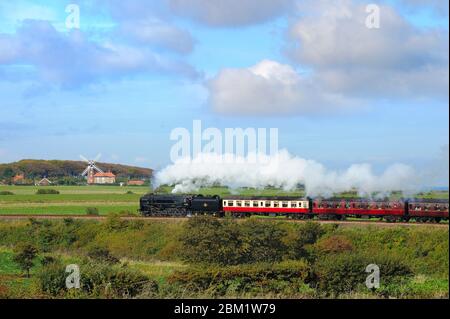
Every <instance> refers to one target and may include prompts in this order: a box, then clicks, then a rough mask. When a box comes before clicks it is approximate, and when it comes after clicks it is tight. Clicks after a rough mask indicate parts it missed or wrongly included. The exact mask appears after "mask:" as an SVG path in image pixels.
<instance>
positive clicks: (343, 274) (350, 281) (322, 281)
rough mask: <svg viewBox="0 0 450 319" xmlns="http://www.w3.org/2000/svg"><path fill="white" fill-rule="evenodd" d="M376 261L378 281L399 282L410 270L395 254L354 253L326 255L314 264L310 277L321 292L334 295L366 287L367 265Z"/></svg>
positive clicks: (363, 289) (365, 289) (383, 283)
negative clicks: (370, 254)
mask: <svg viewBox="0 0 450 319" xmlns="http://www.w3.org/2000/svg"><path fill="white" fill-rule="evenodd" d="M370 264H376V265H377V266H378V267H379V268H380V284H381V285H382V286H387V285H390V284H393V283H398V282H400V281H401V280H404V279H406V278H408V276H410V275H411V274H412V272H411V270H410V268H409V267H408V266H407V265H406V264H404V263H403V262H402V261H401V260H399V259H398V258H395V257H392V256H389V255H386V256H383V255H379V256H366V255H362V254H355V253H343V254H338V255H328V256H325V257H324V258H321V259H320V260H318V261H317V262H316V263H315V264H314V265H313V274H312V281H313V282H314V286H315V287H316V288H317V289H318V290H319V291H320V292H321V293H323V294H325V295H331V296H337V295H339V294H342V293H352V292H356V291H367V289H368V288H367V287H366V286H365V281H366V278H367V276H368V275H369V273H367V272H366V271H365V270H366V267H367V266H368V265H370Z"/></svg>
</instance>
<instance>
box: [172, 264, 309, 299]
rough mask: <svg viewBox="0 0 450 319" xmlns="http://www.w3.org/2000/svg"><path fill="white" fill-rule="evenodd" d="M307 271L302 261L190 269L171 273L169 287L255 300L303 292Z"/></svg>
mask: <svg viewBox="0 0 450 319" xmlns="http://www.w3.org/2000/svg"><path fill="white" fill-rule="evenodd" d="M309 271H310V268H309V266H308V264H307V263H306V262H305V261H284V262H280V263H276V264H269V263H257V264H247V265H239V266H227V267H223V266H210V267H206V268H205V267H198V266H195V267H192V268H189V269H188V270H185V271H179V272H175V273H173V274H172V275H171V276H170V277H169V278H168V283H169V284H170V285H174V286H177V287H179V288H180V289H179V290H181V291H189V292H191V293H193V294H194V296H195V295H196V294H197V295H200V296H201V295H203V294H206V295H207V296H214V297H217V296H232V297H235V296H239V295H242V294H247V295H252V296H258V295H262V294H265V293H272V294H282V295H296V294H299V293H300V292H301V290H304V287H305V286H306V284H305V282H306V281H307V280H308V276H309Z"/></svg>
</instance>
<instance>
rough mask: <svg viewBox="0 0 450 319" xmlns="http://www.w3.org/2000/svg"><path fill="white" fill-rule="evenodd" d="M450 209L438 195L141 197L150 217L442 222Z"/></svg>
mask: <svg viewBox="0 0 450 319" xmlns="http://www.w3.org/2000/svg"><path fill="white" fill-rule="evenodd" d="M448 210H449V201H448V200H439V199H433V200H430V199H406V200H404V199H401V200H371V199H354V198H331V199H324V198H309V197H308V198H299V197H268V196H253V197H243V196H229V197H228V196H227V197H224V198H221V197H219V196H217V195H216V196H203V195H175V194H146V195H144V196H143V197H141V199H140V212H141V214H142V215H143V216H149V217H186V216H193V215H212V216H217V217H223V216H225V215H230V216H234V217H249V216H252V215H265V216H286V217H289V218H294V219H313V218H319V219H329V220H343V219H345V218H347V217H355V218H367V219H368V218H373V217H377V218H381V219H383V220H386V221H390V222H395V221H409V220H415V221H418V222H440V221H441V220H448Z"/></svg>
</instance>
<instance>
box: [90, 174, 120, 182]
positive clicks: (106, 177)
mask: <svg viewBox="0 0 450 319" xmlns="http://www.w3.org/2000/svg"><path fill="white" fill-rule="evenodd" d="M93 177H94V184H114V183H115V182H116V175H114V174H113V173H111V172H106V173H100V172H99V173H95V174H94V176H93Z"/></svg>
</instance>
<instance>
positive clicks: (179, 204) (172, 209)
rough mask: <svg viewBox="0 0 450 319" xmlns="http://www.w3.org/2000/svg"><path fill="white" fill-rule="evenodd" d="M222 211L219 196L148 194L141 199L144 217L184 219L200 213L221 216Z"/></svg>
mask: <svg viewBox="0 0 450 319" xmlns="http://www.w3.org/2000/svg"><path fill="white" fill-rule="evenodd" d="M221 210H222V207H221V200H220V197H219V196H203V195H170V194H167V195H159V194H157V195H155V194H147V195H144V196H143V197H141V199H140V211H141V213H142V215H144V216H160V217H169V216H170V217H182V216H189V215H191V214H197V213H200V212H202V213H206V214H209V215H215V216H221V213H222V212H221Z"/></svg>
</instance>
